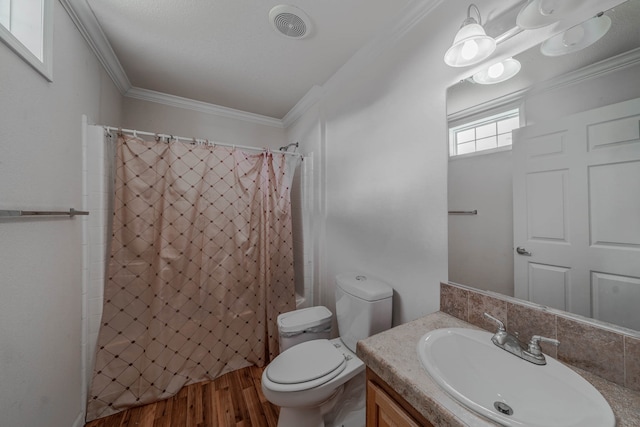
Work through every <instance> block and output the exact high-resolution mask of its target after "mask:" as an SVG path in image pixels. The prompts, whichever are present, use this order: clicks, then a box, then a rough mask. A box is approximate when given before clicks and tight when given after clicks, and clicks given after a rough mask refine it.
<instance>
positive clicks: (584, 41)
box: [540, 15, 611, 56]
mask: <svg viewBox="0 0 640 427" xmlns="http://www.w3.org/2000/svg"><path fill="white" fill-rule="evenodd" d="M609 28H611V18H609V17H608V16H607V15H602V16H595V17H593V18H591V19H589V20H587V21H585V22H583V23H582V24H578V25H576V26H575V27H571V28H569V29H568V30H567V31H565V32H564V33H560V34H558V35H555V36H553V37H551V38H550V39H548V40H546V41H545V42H544V43H542V45H541V46H540V51H541V52H542V54H543V55H546V56H560V55H566V54H568V53H573V52H577V51H579V50H581V49H584V48H585V47H587V46H591V45H592V44H594V43H595V42H597V41H598V40H600V39H601V38H602V37H603V36H604V35H605V34H607V31H609Z"/></svg>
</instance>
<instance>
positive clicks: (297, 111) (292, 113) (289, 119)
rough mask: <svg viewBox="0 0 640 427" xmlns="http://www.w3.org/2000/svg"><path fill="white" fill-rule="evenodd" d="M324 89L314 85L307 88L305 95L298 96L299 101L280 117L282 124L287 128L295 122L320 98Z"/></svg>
mask: <svg viewBox="0 0 640 427" xmlns="http://www.w3.org/2000/svg"><path fill="white" fill-rule="evenodd" d="M323 94H324V89H323V88H322V86H318V85H314V86H312V87H311V89H309V91H308V92H307V93H305V95H304V96H303V97H302V98H300V101H298V102H297V103H296V105H294V106H293V108H292V109H291V110H289V112H288V113H287V114H286V115H285V116H284V117H283V118H282V124H283V125H284V127H285V128H288V127H289V126H291V125H292V124H294V123H295V122H296V120H298V119H299V118H300V117H302V116H303V115H304V113H306V112H307V110H308V109H309V108H311V107H312V106H313V105H314V104H315V103H316V102H318V101H320V100H321V99H322V96H323Z"/></svg>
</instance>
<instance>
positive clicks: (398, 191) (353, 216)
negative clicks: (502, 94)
mask: <svg viewBox="0 0 640 427" xmlns="http://www.w3.org/2000/svg"><path fill="white" fill-rule="evenodd" d="M446 9H447V8H446V7H445V6H440V7H439V8H438V9H436V10H435V11H434V12H433V14H431V15H429V16H427V17H426V18H425V19H424V20H423V21H421V22H419V23H418V24H417V25H416V26H414V27H413V28H412V29H411V31H410V32H409V33H408V34H406V36H405V37H404V38H402V39H401V40H400V41H398V42H385V43H389V44H388V46H387V47H386V48H385V49H382V51H380V50H378V51H376V52H375V53H367V54H366V55H360V56H358V57H356V58H354V59H352V61H351V62H350V63H348V64H347V65H346V66H345V67H343V69H341V70H340V71H339V72H338V73H337V74H336V75H335V76H334V77H333V78H332V79H331V80H330V81H329V82H328V83H327V84H326V85H325V95H324V97H323V98H322V99H321V101H319V104H318V105H317V106H316V108H314V109H312V110H310V111H309V112H307V114H306V115H305V116H304V117H303V118H302V119H301V120H303V121H304V125H300V126H299V127H300V128H301V129H305V130H306V132H307V134H308V135H309V138H307V139H304V138H303V139H302V140H301V141H300V142H301V143H302V144H303V151H313V152H317V153H320V156H319V159H318V160H319V162H318V163H317V164H316V169H317V171H316V177H317V178H318V181H317V183H316V185H317V191H318V193H319V194H322V196H320V197H319V198H318V203H319V206H317V209H316V211H315V217H314V221H315V222H316V224H317V225H316V229H317V230H318V236H319V239H320V243H319V246H320V248H319V254H318V261H319V263H320V265H319V268H318V271H319V276H318V284H319V301H318V303H319V304H323V305H326V306H328V307H329V308H330V309H332V310H334V309H335V301H334V290H335V285H334V276H335V275H336V274H337V273H339V272H343V271H360V272H363V273H366V274H369V275H371V276H375V277H378V278H380V279H382V280H384V281H386V282H388V283H389V284H391V285H392V286H393V288H394V290H395V292H394V324H400V323H403V322H406V321H408V320H411V319H414V318H417V317H419V316H421V315H423V314H426V313H429V312H433V311H437V310H438V308H439V282H440V281H442V280H446V279H447V214H446V209H447V201H446V180H447V177H446V171H447V157H446V156H447V152H446V150H447V145H446V124H445V121H446V119H445V116H446V113H445V89H446V87H447V86H448V84H449V82H450V81H453V79H454V76H453V75H452V71H451V70H450V69H447V67H446V66H445V65H444V63H443V62H442V60H441V57H442V54H443V52H444V51H445V50H446V45H447V44H448V43H450V40H449V39H450V37H449V33H448V32H444V33H439V31H438V30H437V29H436V28H439V27H440V26H441V24H440V23H441V22H449V19H450V17H449V16H447V15H448V14H449V12H448V11H447V10H446ZM443 15H444V16H445V17H443ZM457 25H459V23H457V24H455V23H454V24H452V29H451V31H452V32H451V34H454V33H455V30H456V27H457ZM378 47H379V46H378ZM296 125H297V124H296ZM296 132H298V134H304V131H302V130H300V129H297V130H296Z"/></svg>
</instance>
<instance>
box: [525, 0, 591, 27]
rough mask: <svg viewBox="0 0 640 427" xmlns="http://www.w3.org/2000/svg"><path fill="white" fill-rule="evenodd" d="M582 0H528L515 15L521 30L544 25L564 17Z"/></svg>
mask: <svg viewBox="0 0 640 427" xmlns="http://www.w3.org/2000/svg"><path fill="white" fill-rule="evenodd" d="M582 1H584V0H529V2H527V4H526V5H524V7H523V8H522V9H521V10H520V12H519V13H518V16H517V17H516V25H517V26H518V27H520V28H522V29H523V30H533V29H535V28H541V27H546V26H547V25H551V24H553V23H555V22H558V21H560V20H561V19H563V18H565V17H566V16H567V15H568V14H570V13H571V12H572V11H574V10H575V9H577V8H578V7H579V6H580V3H582Z"/></svg>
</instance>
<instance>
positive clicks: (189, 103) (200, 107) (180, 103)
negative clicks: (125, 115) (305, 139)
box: [124, 87, 284, 128]
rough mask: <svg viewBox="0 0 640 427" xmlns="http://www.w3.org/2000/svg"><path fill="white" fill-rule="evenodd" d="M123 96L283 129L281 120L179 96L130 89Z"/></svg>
mask: <svg viewBox="0 0 640 427" xmlns="http://www.w3.org/2000/svg"><path fill="white" fill-rule="evenodd" d="M124 96H126V97H127V98H134V99H139V100H142V101H149V102H155V103H158V104H164V105H168V106H171V107H178V108H185V109H187V110H193V111H198V112H200V113H206V114H213V115H216V116H221V117H226V118H229V119H236V120H243V121H245V122H250V123H255V124H259V125H266V126H273V127H277V128H284V125H283V123H282V120H280V119H276V118H273V117H268V116H263V115H261V114H254V113H248V112H246V111H241V110H235V109H233V108H227V107H222V106H220V105H216V104H210V103H208V102H202V101H196V100H194V99H190V98H183V97H181V96H176V95H169V94H167V93H162V92H156V91H154V90H149V89H142V88H139V87H132V88H131V89H129V90H128V91H127V92H126V93H125V94H124Z"/></svg>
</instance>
